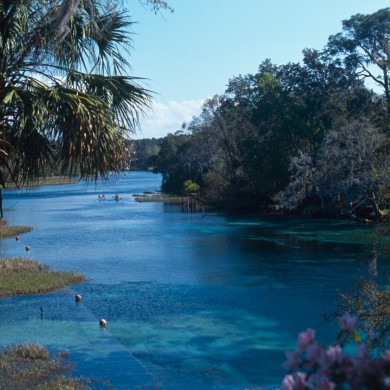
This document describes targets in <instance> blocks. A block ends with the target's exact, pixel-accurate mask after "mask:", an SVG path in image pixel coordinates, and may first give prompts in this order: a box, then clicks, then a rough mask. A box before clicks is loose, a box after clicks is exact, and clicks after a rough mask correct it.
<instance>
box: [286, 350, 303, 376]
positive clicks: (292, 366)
mask: <svg viewBox="0 0 390 390" xmlns="http://www.w3.org/2000/svg"><path fill="white" fill-rule="evenodd" d="M286 357H287V361H286V362H285V363H283V367H284V368H285V369H287V370H290V371H294V370H296V369H297V368H298V367H299V363H300V360H299V352H298V351H287V352H286Z"/></svg>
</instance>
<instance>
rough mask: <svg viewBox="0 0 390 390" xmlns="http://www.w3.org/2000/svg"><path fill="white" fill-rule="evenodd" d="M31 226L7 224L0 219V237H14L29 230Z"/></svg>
mask: <svg viewBox="0 0 390 390" xmlns="http://www.w3.org/2000/svg"><path fill="white" fill-rule="evenodd" d="M31 230H32V227H31V226H8V225H7V222H6V221H5V220H4V219H2V220H0V238H9V237H16V236H17V235H18V234H22V233H28V232H31Z"/></svg>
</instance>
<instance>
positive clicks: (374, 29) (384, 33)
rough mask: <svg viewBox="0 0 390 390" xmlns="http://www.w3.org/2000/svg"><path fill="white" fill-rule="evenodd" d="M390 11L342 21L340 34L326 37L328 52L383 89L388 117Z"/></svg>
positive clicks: (389, 96) (386, 9)
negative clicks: (327, 39) (327, 38)
mask: <svg viewBox="0 0 390 390" xmlns="http://www.w3.org/2000/svg"><path fill="white" fill-rule="evenodd" d="M389 39H390V8H384V9H381V10H379V11H378V12H375V13H374V14H371V15H361V14H357V15H354V16H352V17H351V18H350V19H348V20H344V21H343V32H340V33H338V34H336V35H333V36H331V37H330V38H329V43H328V47H327V50H328V53H329V54H330V55H331V56H339V58H340V59H341V60H343V61H344V65H345V67H347V68H350V69H354V70H355V71H356V76H357V77H359V78H363V79H366V78H369V79H371V80H373V81H374V82H375V83H376V84H377V85H379V86H380V87H382V88H383V90H384V95H385V99H386V103H387V113H388V114H390V80H389V76H390V74H389V72H390V50H389Z"/></svg>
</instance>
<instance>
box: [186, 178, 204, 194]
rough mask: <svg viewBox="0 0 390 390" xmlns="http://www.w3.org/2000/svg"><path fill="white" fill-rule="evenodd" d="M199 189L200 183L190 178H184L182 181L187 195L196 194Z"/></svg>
mask: <svg viewBox="0 0 390 390" xmlns="http://www.w3.org/2000/svg"><path fill="white" fill-rule="evenodd" d="M199 190H200V185H199V184H197V183H194V182H193V181H192V180H186V181H185V182H184V193H185V194H187V195H192V194H196V193H197V192H199Z"/></svg>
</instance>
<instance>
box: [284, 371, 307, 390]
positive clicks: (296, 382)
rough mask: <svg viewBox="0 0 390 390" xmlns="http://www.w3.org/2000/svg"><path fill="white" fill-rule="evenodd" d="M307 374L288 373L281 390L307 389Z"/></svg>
mask: <svg viewBox="0 0 390 390" xmlns="http://www.w3.org/2000/svg"><path fill="white" fill-rule="evenodd" d="M305 385H306V376H305V375H304V374H301V373H294V374H291V375H286V376H285V377H284V379H283V382H282V386H281V388H280V390H305Z"/></svg>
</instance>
